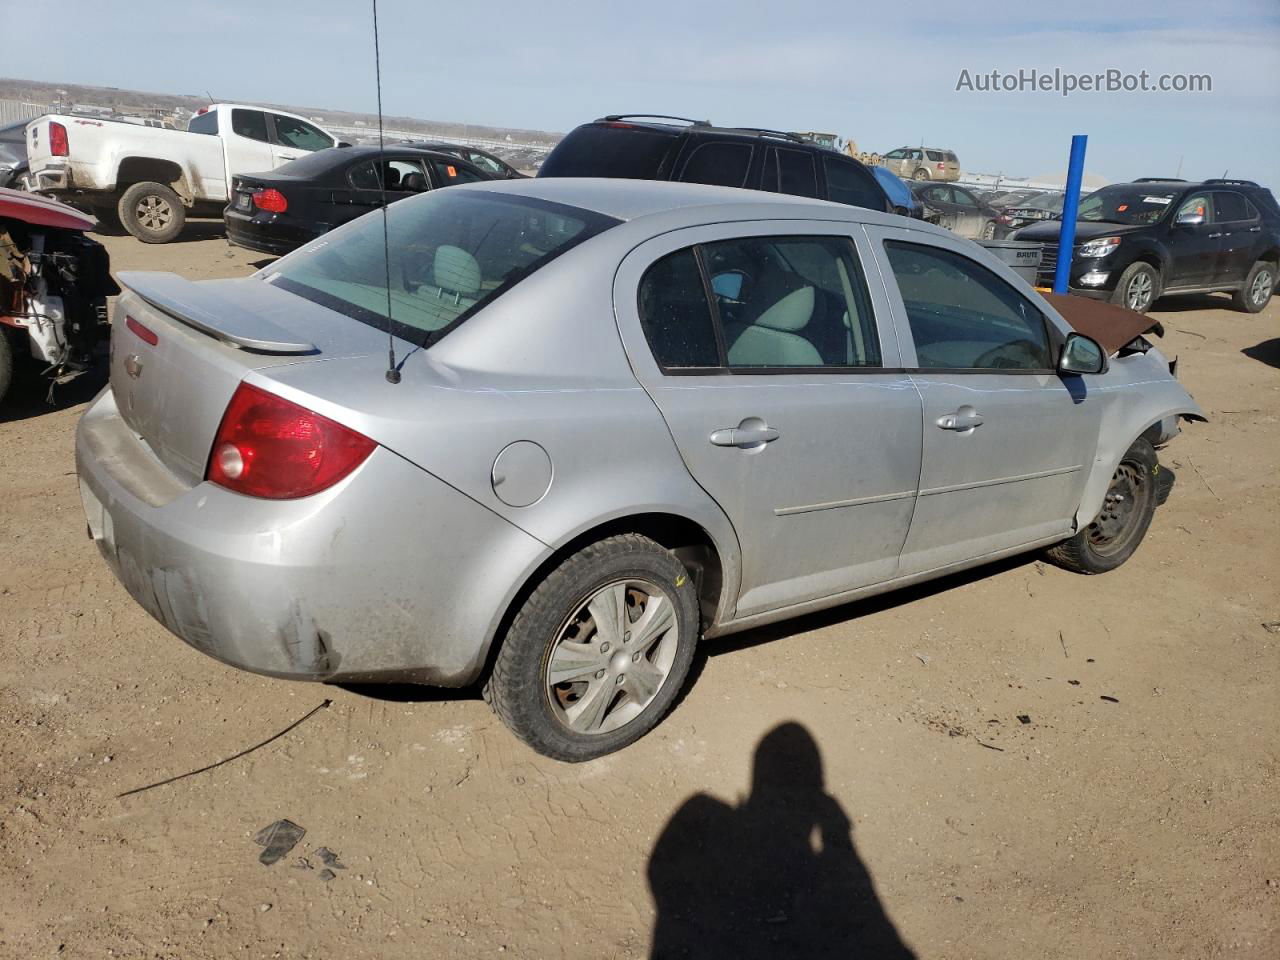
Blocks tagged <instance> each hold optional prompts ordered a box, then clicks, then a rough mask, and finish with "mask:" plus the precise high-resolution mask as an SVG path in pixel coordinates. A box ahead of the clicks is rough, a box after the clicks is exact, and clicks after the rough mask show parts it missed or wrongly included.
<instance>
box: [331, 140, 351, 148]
mask: <svg viewBox="0 0 1280 960" xmlns="http://www.w3.org/2000/svg"><path fill="white" fill-rule="evenodd" d="M334 146H335V147H349V146H351V144H349V143H347V141H345V140H339V141H338V142H337V143H335V144H334Z"/></svg>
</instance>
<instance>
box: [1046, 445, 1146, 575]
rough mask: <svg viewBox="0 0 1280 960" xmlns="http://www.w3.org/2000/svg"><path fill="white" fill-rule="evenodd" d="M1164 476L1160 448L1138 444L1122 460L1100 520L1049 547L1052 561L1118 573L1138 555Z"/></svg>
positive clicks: (1076, 570) (1069, 567) (1072, 567)
mask: <svg viewBox="0 0 1280 960" xmlns="http://www.w3.org/2000/svg"><path fill="white" fill-rule="evenodd" d="M1159 472H1160V461H1159V459H1158V458H1157V457H1156V450H1155V447H1153V446H1151V444H1150V443H1149V442H1147V441H1146V440H1143V439H1141V438H1139V439H1137V440H1135V441H1133V446H1131V447H1130V448H1129V449H1128V450H1127V451H1125V455H1124V456H1123V457H1121V458H1120V465H1119V466H1118V467H1117V468H1116V472H1115V475H1114V476H1113V477H1112V478H1111V485H1110V486H1109V487H1108V489H1107V499H1106V501H1104V502H1103V505H1102V510H1101V511H1100V512H1099V514H1098V516H1097V517H1096V518H1095V519H1094V521H1093V522H1092V523H1091V524H1089V525H1088V526H1087V527H1085V528H1084V529H1083V530H1081V531H1079V532H1078V533H1077V534H1076V535H1075V536H1074V537H1072V538H1071V539H1070V540H1064V541H1063V542H1062V543H1059V544H1057V545H1055V546H1053V547H1050V548H1049V550H1048V551H1047V552H1046V555H1047V559H1048V560H1049V562H1050V563H1053V564H1055V565H1057V566H1059V567H1062V568H1063V569H1064V570H1070V571H1072V572H1073V573H1086V574H1094V573H1106V572H1108V571H1110V570H1114V569H1115V568H1116V567H1118V566H1120V564H1122V563H1124V562H1125V561H1126V560H1128V559H1129V558H1130V557H1131V556H1133V552H1134V551H1135V550H1137V549H1138V544H1140V543H1141V542H1142V538H1143V537H1144V536H1146V533H1147V528H1148V527H1150V526H1151V518H1152V517H1153V516H1154V515H1155V512H1156V504H1157V502H1158V500H1159V497H1160V483H1159V480H1158V479H1157V477H1158V474H1159ZM1116 496H1119V497H1121V498H1122V499H1119V500H1115V499H1113V497H1116Z"/></svg>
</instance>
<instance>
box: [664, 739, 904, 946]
mask: <svg viewBox="0 0 1280 960" xmlns="http://www.w3.org/2000/svg"><path fill="white" fill-rule="evenodd" d="M649 886H650V888H651V889H652V891H653V898H654V901H655V903H656V905H657V914H658V915H657V920H656V921H655V923H654V929H653V951H652V953H651V954H650V957H651V960H675V958H681V957H708V958H711V957H714V958H720V957H725V958H733V960H750V958H754V957H761V958H764V957H767V958H770V960H779V958H789V957H803V958H805V960H815V958H821V957H842V958H868V960H913V958H914V957H915V954H914V953H912V952H911V951H910V950H909V949H908V948H907V946H906V945H905V944H904V943H903V942H902V939H901V938H900V937H899V936H898V932H897V930H896V929H895V928H894V926H893V923H892V922H891V921H890V920H889V917H888V916H887V915H886V914H885V911H884V907H883V906H881V904H880V900H879V898H878V897H877V896H876V892H875V885H874V884H873V883H872V880H871V875H870V874H869V873H868V872H867V868H866V867H865V866H864V865H863V863H862V861H861V859H859V857H858V854H857V852H856V851H855V850H854V847H853V837H852V825H851V824H850V822H849V818H848V816H847V815H846V814H845V812H844V810H842V809H841V807H840V804H839V803H838V802H837V801H836V800H835V798H834V797H832V796H830V795H829V794H828V793H827V792H826V790H825V785H824V783H823V775H822V757H821V756H820V754H819V752H818V745H817V744H816V743H814V740H813V737H812V736H810V734H809V731H808V730H806V729H805V728H804V727H803V726H801V725H800V724H798V723H784V724H781V725H779V726H777V727H775V728H774V729H773V730H772V731H770V732H769V733H768V734H767V735H766V736H765V737H764V739H762V740H761V741H760V744H759V746H758V747H757V748H756V756H755V770H754V773H753V776H752V785H751V795H750V796H749V797H747V798H746V800H744V801H743V802H742V803H741V804H740V805H738V806H736V807H733V806H730V805H728V804H726V803H724V802H722V801H720V800H717V799H715V798H714V797H710V796H707V795H706V794H696V795H695V796H693V797H690V798H689V799H688V800H686V801H685V802H684V804H683V805H682V806H681V807H680V809H679V810H677V811H676V812H675V814H674V815H673V816H672V817H671V820H670V821H669V822H668V823H667V826H666V828H665V829H664V830H663V832H662V835H661V836H660V837H659V838H658V842H657V843H656V844H655V845H654V848H653V854H652V856H651V857H650V858H649Z"/></svg>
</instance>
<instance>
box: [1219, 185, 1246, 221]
mask: <svg viewBox="0 0 1280 960" xmlns="http://www.w3.org/2000/svg"><path fill="white" fill-rule="evenodd" d="M1213 213H1214V219H1215V220H1217V221H1218V222H1219V223H1230V222H1231V221H1233V220H1248V219H1250V216H1249V205H1248V203H1247V202H1246V201H1245V199H1244V197H1242V196H1241V195H1240V194H1238V193H1227V192H1225V191H1222V192H1216V193H1214V195H1213Z"/></svg>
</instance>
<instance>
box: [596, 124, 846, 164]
mask: <svg viewBox="0 0 1280 960" xmlns="http://www.w3.org/2000/svg"><path fill="white" fill-rule="evenodd" d="M643 116H647V115H643ZM582 126H584V127H638V128H642V129H645V130H656V131H658V132H660V133H667V134H670V135H671V136H672V137H678V136H680V135H681V134H685V133H692V134H696V135H698V136H707V135H711V136H717V137H739V138H742V139H744V140H769V141H771V142H777V143H785V144H788V145H791V146H796V147H804V148H808V149H810V150H822V151H825V152H827V153H835V154H837V155H838V156H846V154H843V153H840V151H838V150H832V148H831V147H828V146H825V145H824V144H821V143H816V142H814V141H813V140H806V139H805V138H804V137H802V136H800V135H799V134H798V133H793V132H791V131H787V130H768V129H765V128H763V127H719V126H716V125H715V124H714V123H709V122H707V121H705V120H692V121H689V122H688V123H685V124H675V123H664V122H662V120H661V119H642V118H641V116H636V117H631V116H618V117H612V116H610V117H600V118H599V119H598V120H592V121H590V122H589V123H584V124H582Z"/></svg>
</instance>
